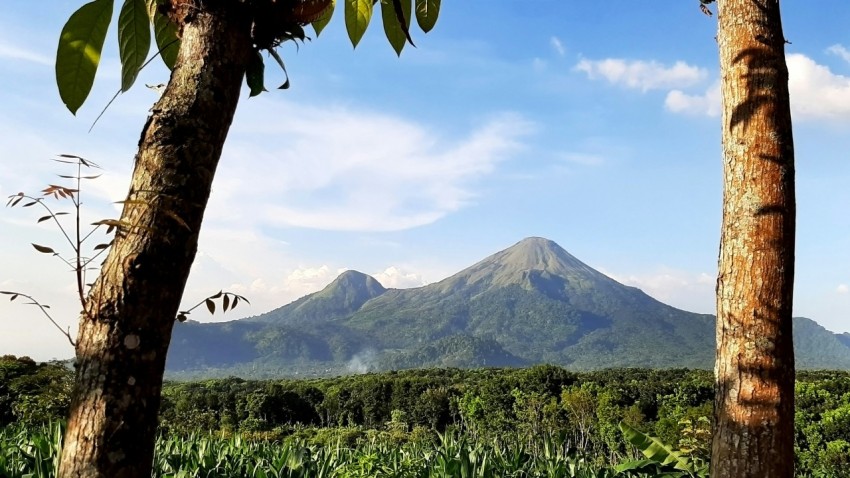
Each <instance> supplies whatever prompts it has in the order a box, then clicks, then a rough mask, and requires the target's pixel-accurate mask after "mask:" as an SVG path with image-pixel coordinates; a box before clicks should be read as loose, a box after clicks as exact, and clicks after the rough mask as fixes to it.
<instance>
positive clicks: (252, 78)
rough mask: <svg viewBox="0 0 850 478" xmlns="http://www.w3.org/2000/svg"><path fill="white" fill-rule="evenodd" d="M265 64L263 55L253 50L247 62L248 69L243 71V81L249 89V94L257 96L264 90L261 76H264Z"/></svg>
mask: <svg viewBox="0 0 850 478" xmlns="http://www.w3.org/2000/svg"><path fill="white" fill-rule="evenodd" d="M265 68H266V66H265V64H263V55H260V52H259V51H255V52H254V55H253V56H252V57H251V62H250V63H248V69H247V70H246V72H245V83H247V84H248V88H250V89H251V96H257V95H259V94H260V93H262V92H264V91H266V87H265V86H264V85H263V77H264V76H265V74H264V71H265Z"/></svg>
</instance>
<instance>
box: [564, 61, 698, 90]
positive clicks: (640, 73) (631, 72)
mask: <svg viewBox="0 0 850 478" xmlns="http://www.w3.org/2000/svg"><path fill="white" fill-rule="evenodd" d="M575 69H576V70H578V71H582V72H584V73H586V74H587V77H588V78H590V79H591V80H596V79H605V80H607V81H608V82H609V83H611V84H615V85H620V86H625V87H627V88H631V89H636V90H641V91H644V92H646V91H649V90H656V89H669V88H682V87H685V86H691V85H694V84H696V83H699V82H700V81H702V80H703V79H704V78H705V77H706V76H707V74H708V73H707V72H706V70H704V69H702V68H698V67H696V66H691V65H688V64H687V63H685V62H683V61H677V62H676V63H674V64H673V65H672V66H665V65H663V64H661V63H658V62H656V61H643V60H624V59H620V58H608V59H604V60H587V59H582V60H581V61H579V63H578V65H576V67H575Z"/></svg>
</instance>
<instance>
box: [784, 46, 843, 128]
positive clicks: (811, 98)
mask: <svg viewBox="0 0 850 478" xmlns="http://www.w3.org/2000/svg"><path fill="white" fill-rule="evenodd" d="M786 61H787V63H788V89H789V90H790V92H791V112H792V113H793V115H794V119H795V120H796V119H804V120H836V119H840V120H850V77H846V76H843V75H838V74H835V73H832V71H830V69H829V68H828V67H826V66H823V65H819V64H817V63H816V62H815V61H814V60H812V59H811V58H809V57H807V56H805V55H801V54H798V53H795V54H792V55H788V57H787V59H786Z"/></svg>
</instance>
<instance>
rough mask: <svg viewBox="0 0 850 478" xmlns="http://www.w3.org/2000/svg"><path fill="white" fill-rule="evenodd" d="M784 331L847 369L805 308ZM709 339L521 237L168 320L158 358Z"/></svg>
mask: <svg viewBox="0 0 850 478" xmlns="http://www.w3.org/2000/svg"><path fill="white" fill-rule="evenodd" d="M794 333H795V341H796V350H797V363H798V364H799V366H800V368H843V369H850V347H848V346H847V344H846V343H845V342H843V341H842V340H847V339H846V337H844V336H839V335H836V334H832V333H831V332H829V331H827V330H826V329H824V328H822V327H820V326H819V325H817V324H816V323H815V322H813V321H811V320H808V319H795V330H794ZM714 340H715V332H714V317H713V316H711V315H702V314H694V313H691V312H686V311H683V310H679V309H676V308H674V307H670V306H668V305H666V304H663V303H661V302H659V301H657V300H655V299H653V298H652V297H650V296H648V295H646V294H645V293H643V292H642V291H641V290H639V289H637V288H634V287H629V286H625V285H623V284H620V283H619V282H617V281H615V280H613V279H611V278H609V277H607V276H605V275H604V274H602V273H600V272H598V271H596V270H594V269H593V268H591V267H590V266H588V265H587V264H584V263H583V262H581V261H580V260H578V259H577V258H575V257H574V256H572V255H570V254H569V253H568V252H567V251H565V250H564V249H562V248H561V247H560V246H558V245H557V244H555V243H554V242H552V241H550V240H547V239H543V238H537V237H532V238H527V239H523V240H522V241H520V242H518V243H517V244H515V245H514V246H512V247H510V248H508V249H505V250H503V251H500V252H497V253H495V254H493V255H491V256H489V257H487V258H485V259H483V260H481V261H479V262H478V263H476V264H474V265H472V266H470V267H468V268H466V269H464V270H462V271H460V272H458V273H457V274H454V275H452V276H451V277H448V278H446V279H444V280H442V281H440V282H436V283H434V284H430V285H427V286H424V287H419V288H415V289H404V290H400V289H385V288H384V287H383V286H381V285H380V284H379V283H378V281H377V280H375V279H374V278H372V277H370V276H367V275H365V274H362V273H360V272H356V271H347V272H345V273H343V274H342V275H340V276H339V277H338V278H337V279H336V280H335V281H333V282H332V283H331V284H329V285H328V286H327V287H325V288H324V289H323V290H321V291H319V292H317V293H315V294H310V295H308V296H305V297H302V298H301V299H298V300H296V301H295V302H292V303H291V304H288V305H285V306H283V307H280V308H278V309H275V310H273V311H271V312H268V313H266V314H262V315H260V316H257V317H252V318H249V319H244V320H239V321H235V322H230V323H226V324H189V325H186V324H177V326H176V327H175V345H176V346H177V351H175V352H171V353H170V354H169V358H168V368H169V370H171V371H175V370H187V369H192V368H194V369H195V370H204V369H206V370H208V371H209V370H212V369H214V370H215V373H227V371H228V370H229V372H230V373H237V372H238V373H243V371H245V370H263V371H264V373H265V374H267V375H285V374H295V373H300V374H302V375H303V374H304V373H305V372H309V373H317V374H334V373H345V372H347V371H349V370H354V369H357V370H375V369H379V368H407V367H421V366H453V367H477V366H485V365H486V366H520V365H525V364H533V363H541V362H548V363H556V364H562V365H567V366H569V367H572V368H575V369H593V368H602V367H659V368H661V367H696V368H711V367H713V360H714ZM225 349H226V351H225ZM364 357H368V360H365V359H364ZM365 362H368V364H367V365H364V363H365ZM354 363H356V366H354V365H352V364H354ZM228 367H229V369H228Z"/></svg>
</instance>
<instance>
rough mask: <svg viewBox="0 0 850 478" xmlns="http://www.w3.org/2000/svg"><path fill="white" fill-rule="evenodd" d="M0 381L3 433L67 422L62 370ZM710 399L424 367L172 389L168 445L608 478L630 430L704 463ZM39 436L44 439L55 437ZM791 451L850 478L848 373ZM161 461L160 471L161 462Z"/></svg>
mask: <svg viewBox="0 0 850 478" xmlns="http://www.w3.org/2000/svg"><path fill="white" fill-rule="evenodd" d="M0 374H2V378H3V380H0V418H2V419H3V421H2V425H9V424H13V425H14V426H28V427H31V428H32V427H34V426H36V425H37V424H40V423H41V424H43V423H48V422H49V421H50V420H51V419H55V418H58V417H62V416H63V415H64V413H65V412H66V411H67V406H68V391H69V388H70V381H71V376H70V372H69V371H68V370H67V369H66V368H65V367H63V366H62V364H36V363H35V362H33V361H32V360H29V359H27V358H24V357H22V358H14V357H9V356H7V357H3V358H2V359H0ZM712 400H713V380H712V377H711V373H710V372H707V371H699V370H697V371H693V370H684V369H680V370H645V369H612V370H603V371H598V372H590V373H573V372H570V371H567V370H565V369H563V368H560V367H555V366H536V367H531V368H526V369H479V370H459V369H426V370H408V371H402V372H389V373H381V374H364V375H350V376H342V377H336V378H330V379H310V380H267V381H253V380H243V379H239V378H228V379H218V380H206V381H197V382H170V383H167V384H166V385H165V388H164V390H163V403H162V410H161V417H160V425H161V430H162V433H163V434H164V435H165V437H167V438H166V441H167V440H171V439H175V438H174V437H186V436H192V437H194V438H193V441H192V443H193V445H191V446H194V447H201V448H203V453H212V452H211V451H208V449H210V447H213V448H215V447H224V446H225V443H230V444H231V445H227V446H235V445H233V443H235V442H233V440H237V438H238V439H239V440H248V442H250V443H254V442H263V443H265V442H268V443H283V442H286V443H289V444H290V445H288V446H295V444H298V446H299V447H302V448H303V449H309V450H311V451H310V452H309V455H310V456H312V457H314V459H318V458H316V457H317V456H318V455H317V454H321V453H331V452H332V450H337V451H336V453H343V452H342V451H340V450H347V451H345V453H354V452H353V451H351V450H353V449H357V450H360V451H361V452H362V451H363V450H371V451H368V453H366V455H369V456H371V458H357V459H356V460H355V459H354V458H353V457H352V456H351V455H348V456H349V458H350V459H352V460H355V461H356V462H358V463H360V461H361V460H375V463H377V462H378V461H380V460H384V459H385V458H386V459H388V460H389V459H390V458H387V457H386V456H385V455H383V454H382V453H383V452H382V451H380V449H381V447H386V448H387V449H389V448H392V447H396V448H398V447H401V448H400V449H401V450H408V451H407V452H406V453H408V454H410V453H413V454H415V453H414V451H411V450H413V448H415V447H417V446H418V447H420V448H417V450H418V451H416V453H422V454H423V455H422V456H420V458H418V459H419V460H425V459H426V457H429V456H432V454H433V453H438V451H435V450H436V448H435V450H431V451H428V452H426V451H425V448H422V447H424V446H425V444H438V445H439V446H447V443H446V441H445V440H446V438H445V437H446V436H451V437H453V439H456V440H459V442H460V443H462V446H467V447H471V449H472V450H475V449H477V448H476V447H490V448H488V449H489V450H490V451H488V452H487V453H497V452H496V451H495V448H499V447H503V448H502V449H503V450H507V449H511V450H514V451H513V452H512V453H520V454H523V453H524V454H527V455H528V456H529V457H531V458H528V459H529V460H531V459H532V458H533V459H534V460H537V459H538V458H539V456H540V455H541V454H542V455H544V456H545V455H547V454H551V453H553V451H552V449H553V447H554V448H557V449H559V450H561V451H559V452H558V453H562V454H565V455H564V456H566V455H569V456H571V457H572V458H571V460H573V461H572V462H570V461H569V460H568V461H567V462H569V463H574V464H575V463H579V462H581V463H586V464H587V465H588V466H590V465H593V466H594V467H596V468H594V469H596V470H601V469H602V468H600V467H604V466H605V465H606V464H611V463H621V464H622V463H627V464H628V463H631V464H635V463H640V460H637V459H638V458H640V456H639V454H638V453H637V452H636V449H634V448H632V447H631V446H629V445H628V442H627V440H626V439H624V435H623V433H622V431H621V429H620V428H621V427H620V424H621V423H623V424H625V425H626V426H627V427H631V428H634V429H637V430H642V431H644V432H646V433H647V434H648V435H652V436H656V437H658V443H665V444H669V445H670V446H671V448H670V449H671V450H675V451H676V452H677V453H681V454H683V455H684V456H685V457H686V458H688V459H691V460H692V461H694V462H696V463H702V462H704V461H705V460H706V459H707V458H708V455H709V451H710V446H709V444H710V440H711V421H710V417H711V415H712ZM9 430H14V428H10V429H9ZM6 433H7V437H8V436H9V435H8V433H11V431H7V432H6ZM203 433H210V434H211V435H210V436H206V435H203ZM43 435H44V436H45V437H48V438H49V436H50V432H49V431H44V433H43ZM213 437H217V438H213ZM240 437H241V438H240ZM440 437H443V438H440ZM542 437H548V438H546V440H543V439H542ZM30 439H32V438H30ZM795 439H796V443H797V465H798V474H799V475H800V476H828V477H842V476H848V475H847V473H848V470H850V467H848V464H850V463H848V458H847V457H848V456H850V453H848V452H850V445H848V444H850V374H848V373H846V372H804V373H800V374H798V382H797V430H796V436H795ZM228 440H230V441H228ZM441 440H442V441H441ZM547 440H548V441H547ZM202 442H203V443H207V444H206V445H201V444H200V443H202ZM40 446H41V445H40ZM43 446H46V445H43ZM159 446H160V449H161V450H162V449H163V448H162V447H163V446H165V445H163V444H160V445H159ZM169 446H177V445H169ZM185 446H189V445H185ZM245 446H249V445H245ZM250 446H251V447H256V448H257V449H259V448H261V447H264V446H271V445H261V444H256V443H254V444H251V445H250ZM429 446H430V445H429ZM434 446H437V445H434ZM459 446H461V445H459ZM364 447H366V448H364ZM369 447H372V448H369ZM405 447H408V448H405ZM411 447H413V448H411ZM166 449H167V447H166ZM290 452H291V453H294V452H292V451H290ZM290 452H286V453H290ZM162 453H164V452H163V451H160V455H158V456H160V458H158V460H165V458H161V456H162V455H161V454H162ZM192 453H195V455H193V456H197V453H201V452H198V451H193V452H192ZM216 453H224V452H220V451H217V452H216ZM269 453H272V452H271V451H269ZM277 453H284V452H283V451H279V452H277ZM304 453H306V452H304ZM358 453H359V452H358ZM364 453H365V452H364ZM393 453H394V452H393ZM470 453H472V454H474V455H475V456H479V457H480V456H483V455H481V453H484V452H482V451H480V450H479V451H475V452H474V453H473V452H472V451H470ZM370 454H371V455H370ZM305 456H307V455H305ZM322 456H324V455H322ZM404 456H408V455H404ZM411 456H412V455H411ZM379 457H380V458H379ZM408 458H410V457H409V456H408ZM324 459H326V458H322V460H324ZM327 459H330V458H327ZM336 459H342V458H340V457H337V458H336ZM410 459H411V460H412V458H410ZM392 460H395V458H392ZM166 461H167V460H166ZM381 463H383V461H381ZM565 463H566V462H565ZM255 465H256V462H255ZM644 465H647V466H648V465H652V466H655V465H654V464H652V463H644ZM240 466H241V465H240ZM535 466H536V465H535ZM582 466H583V465H582ZM161 469H163V470H165V469H166V468H161ZM168 469H175V468H173V467H172V468H168ZM611 472H612V473H613V472H614V471H613V469H612V471H611ZM163 473H164V472H163ZM272 476H274V475H272ZM285 476H289V475H285ZM292 476H297V475H292ZM314 476H315V475H314ZM349 476H359V475H349ZM399 476H430V475H417V474H411V475H399ZM492 476H499V475H492ZM501 476H509V475H501ZM526 476H535V475H533V474H532V475H526ZM540 476H556V475H540ZM563 476H572V475H563ZM600 476H605V475H600Z"/></svg>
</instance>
